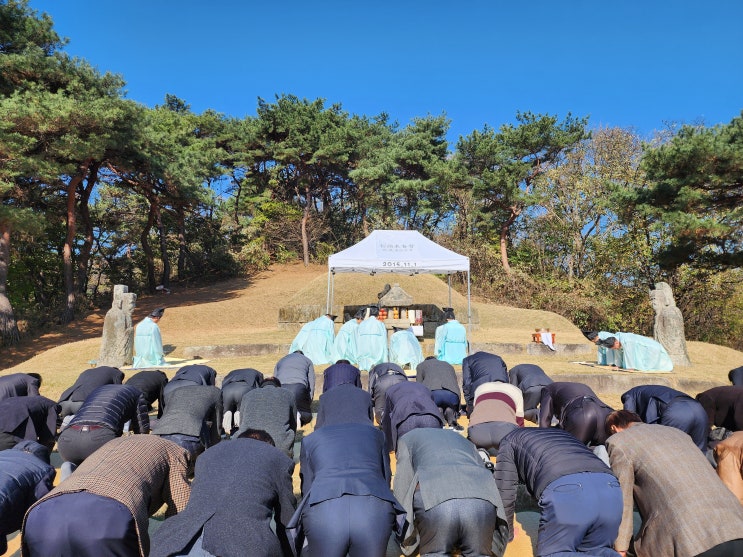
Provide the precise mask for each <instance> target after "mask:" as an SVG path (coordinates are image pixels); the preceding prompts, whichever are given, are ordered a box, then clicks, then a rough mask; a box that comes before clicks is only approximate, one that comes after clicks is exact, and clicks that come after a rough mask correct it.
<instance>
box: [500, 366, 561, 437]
mask: <svg viewBox="0 0 743 557" xmlns="http://www.w3.org/2000/svg"><path fill="white" fill-rule="evenodd" d="M508 382H509V383H511V385H515V386H516V387H518V388H519V389H520V390H521V392H522V393H523V394H524V419H526V420H529V421H530V422H534V423H538V422H539V409H538V407H539V402H540V400H541V399H542V387H546V386H547V385H551V384H552V383H553V381H552V379H550V378H549V377H548V376H547V374H546V373H545V372H544V370H543V369H542V368H541V367H539V366H538V365H535V364H519V365H517V366H513V367H512V368H511V369H510V370H509V371H508Z"/></svg>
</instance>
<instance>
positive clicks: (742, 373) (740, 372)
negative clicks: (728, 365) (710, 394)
mask: <svg viewBox="0 0 743 557" xmlns="http://www.w3.org/2000/svg"><path fill="white" fill-rule="evenodd" d="M728 379H729V380H730V383H731V384H733V385H737V386H743V366H740V367H736V368H735V369H731V370H730V371H729V372H728Z"/></svg>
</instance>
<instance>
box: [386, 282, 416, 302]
mask: <svg viewBox="0 0 743 557" xmlns="http://www.w3.org/2000/svg"><path fill="white" fill-rule="evenodd" d="M383 292H384V295H382V296H381V297H380V298H379V305H380V306H382V307H384V306H389V307H397V306H401V307H407V306H410V305H412V304H413V297H412V296H411V295H410V294H408V293H407V292H405V290H403V289H402V288H401V287H400V285H399V284H397V283H395V284H393V285H392V286H391V287H390V285H389V284H386V285H385V290H384V291H383ZM380 294H381V293H380Z"/></svg>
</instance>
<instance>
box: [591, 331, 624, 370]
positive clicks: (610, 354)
mask: <svg viewBox="0 0 743 557" xmlns="http://www.w3.org/2000/svg"><path fill="white" fill-rule="evenodd" d="M598 335H599V339H600V340H604V339H607V338H609V337H613V336H614V333H609V332H607V331H599V333H598ZM618 352H619V351H618V350H612V349H611V348H607V347H606V346H599V347H598V358H597V362H598V364H599V365H600V366H617V367H622V366H621V365H619V363H617V361H618V360H621V357H620V355H619V353H618ZM620 363H621V362H620Z"/></svg>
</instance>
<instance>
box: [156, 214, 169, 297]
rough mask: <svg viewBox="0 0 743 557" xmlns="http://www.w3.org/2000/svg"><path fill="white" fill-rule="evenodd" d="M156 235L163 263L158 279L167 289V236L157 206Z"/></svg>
mask: <svg viewBox="0 0 743 557" xmlns="http://www.w3.org/2000/svg"><path fill="white" fill-rule="evenodd" d="M157 235H158V237H159V238H160V257H161V258H162V262H163V275H162V278H161V279H160V284H162V285H163V286H164V287H165V288H168V287H169V286H170V259H168V242H167V235H166V233H165V227H164V226H163V218H162V211H161V210H160V207H159V206H158V208H157Z"/></svg>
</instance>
